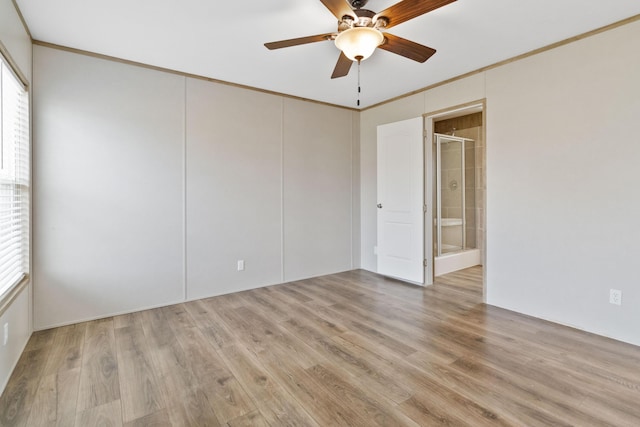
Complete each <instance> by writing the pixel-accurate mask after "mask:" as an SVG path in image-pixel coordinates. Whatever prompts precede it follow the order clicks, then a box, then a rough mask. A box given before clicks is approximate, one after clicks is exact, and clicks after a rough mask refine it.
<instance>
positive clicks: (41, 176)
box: [34, 46, 359, 329]
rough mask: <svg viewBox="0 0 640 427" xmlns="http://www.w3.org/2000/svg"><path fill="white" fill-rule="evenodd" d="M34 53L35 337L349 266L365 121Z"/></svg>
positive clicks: (128, 68) (41, 50)
mask: <svg viewBox="0 0 640 427" xmlns="http://www.w3.org/2000/svg"><path fill="white" fill-rule="evenodd" d="M34 57H35V59H34V86H35V90H34V96H35V102H34V104H35V116H34V120H35V123H34V126H35V135H34V138H35V154H34V156H35V163H34V168H35V170H34V188H35V189H36V191H35V194H34V216H35V234H34V248H35V254H34V275H35V277H34V292H35V328H36V329H42V328H47V327H52V326H57V325H62V324H66V323H72V322H77V321H81V320H87V319H93V318H98V317H104V316H109V315H113V314H116V313H123V312H130V311H135V310H140V309H144V308H148V307H153V306H159V305H166V304H171V303H175V302H179V301H183V300H185V298H186V299H195V298H202V297H205V296H212V295H219V294H223V293H229V292H235V291H239V290H243V289H248V288H253V287H259V286H265V285H269V284H274V283H280V282H282V281H288V280H292V279H300V278H306V277H311V276H315V275H319V274H326V273H333V272H337V271H343V270H348V269H351V268H352V267H353V265H354V262H353V261H352V259H351V257H352V254H351V253H352V246H353V245H354V242H353V240H352V235H353V236H357V234H356V233H353V232H352V228H353V225H352V224H355V226H358V223H359V217H356V218H355V219H354V218H352V215H353V214H352V211H353V208H352V204H353V203H352V200H354V199H356V198H357V194H352V193H354V191H353V190H354V184H353V183H354V181H355V179H354V178H353V177H352V175H353V170H354V164H353V163H354V160H353V150H354V146H355V147H357V143H358V141H357V140H355V141H354V139H353V136H354V135H355V136H357V135H358V132H357V131H354V129H353V127H354V120H355V119H354V115H357V113H354V112H352V111H350V110H347V109H343V108H336V107H329V106H325V105H319V104H315V103H310V102H303V101H297V100H293V99H288V98H284V97H281V96H275V95H270V94H265V93H261V92H257V91H250V90H246V89H241V88H237V87H233V86H227V85H221V84H218V83H212V82H208V81H203V80H196V79H191V78H185V77H183V76H179V75H176V74H170V73H164V72H159V71H156V70H150V69H146V68H141V67H136V66H132V65H129V64H124V63H120V62H114V61H108V60H104V59H99V58H95V57H92V56H84V55H79V54H75V53H70V52H65V51H62V50H57V49H51V48H48V47H42V46H35V48H34ZM327 123H329V124H330V125H327ZM355 123H356V125H357V121H356V122H355ZM356 165H357V164H356ZM355 189H356V191H357V190H358V187H357V186H356V187H355ZM240 259H243V260H244V261H245V271H242V272H238V271H237V269H236V263H237V260H240Z"/></svg>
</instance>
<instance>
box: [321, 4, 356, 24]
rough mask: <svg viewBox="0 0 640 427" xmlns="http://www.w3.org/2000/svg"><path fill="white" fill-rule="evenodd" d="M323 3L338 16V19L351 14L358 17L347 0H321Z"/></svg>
mask: <svg viewBox="0 0 640 427" xmlns="http://www.w3.org/2000/svg"><path fill="white" fill-rule="evenodd" d="M320 1H321V2H322V4H323V5H324V6H325V7H326V8H327V9H329V10H330V11H331V13H333V16H335V17H336V18H338V21H340V20H342V17H343V16H346V15H350V16H353V18H354V19H357V17H356V14H355V13H354V12H353V9H351V6H350V5H349V3H347V0H320Z"/></svg>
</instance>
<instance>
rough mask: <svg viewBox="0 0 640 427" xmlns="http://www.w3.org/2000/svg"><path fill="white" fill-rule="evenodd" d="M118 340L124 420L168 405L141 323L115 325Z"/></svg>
mask: <svg viewBox="0 0 640 427" xmlns="http://www.w3.org/2000/svg"><path fill="white" fill-rule="evenodd" d="M115 339H116V346H117V354H118V357H117V359H118V375H119V384H120V396H121V401H122V416H123V422H125V423H127V422H129V421H133V420H135V419H138V418H142V417H144V416H146V415H150V414H153V413H156V412H158V411H160V410H162V409H163V408H165V406H166V405H165V401H164V398H163V396H162V393H161V389H160V387H159V384H158V378H157V377H156V373H155V369H154V366H153V365H152V362H151V352H150V348H149V346H148V344H147V340H146V337H145V335H144V331H143V328H142V323H140V322H135V323H132V324H130V325H129V326H125V327H121V328H116V329H115Z"/></svg>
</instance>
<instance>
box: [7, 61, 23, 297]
mask: <svg viewBox="0 0 640 427" xmlns="http://www.w3.org/2000/svg"><path fill="white" fill-rule="evenodd" d="M0 68H1V69H0V296H2V295H4V294H5V293H6V292H7V291H9V290H10V289H11V288H12V287H13V286H14V285H15V284H17V283H18V282H20V280H21V279H22V278H24V277H25V276H26V274H27V273H28V271H29V97H28V94H27V91H26V89H25V87H24V85H23V84H22V82H21V81H20V80H19V79H18V78H17V77H16V76H15V74H14V73H13V72H12V69H11V67H10V66H9V64H8V62H7V61H6V60H5V59H4V58H3V57H2V56H0Z"/></svg>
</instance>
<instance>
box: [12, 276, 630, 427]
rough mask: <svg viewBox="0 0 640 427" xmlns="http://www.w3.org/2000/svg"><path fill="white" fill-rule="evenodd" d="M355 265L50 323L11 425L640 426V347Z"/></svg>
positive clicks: (32, 356)
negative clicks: (225, 292)
mask: <svg viewBox="0 0 640 427" xmlns="http://www.w3.org/2000/svg"><path fill="white" fill-rule="evenodd" d="M482 276H483V271H482V268H481V267H472V268H469V269H466V270H462V271H459V272H455V273H451V274H448V275H445V276H441V277H438V278H436V280H435V283H434V285H433V286H429V287H418V286H412V285H407V284H404V283H401V282H399V281H397V280H394V279H388V278H385V277H382V276H379V275H377V274H375V273H372V272H368V271H363V270H354V271H347V272H342V273H337V274H332V275H328V276H322V277H316V278H311V279H305V280H299V281H295V282H291V283H285V284H282V285H274V286H269V287H266V288H260V289H254V290H249V291H243V292H239V293H235V294H228V295H223V296H220V297H214V298H207V299H203V300H199V301H191V302H185V303H182V304H176V305H173V306H168V307H162V308H158V309H152V310H145V311H142V312H138V313H130V314H125V315H121V316H116V317H114V318H108V319H102V320H96V321H92V322H86V323H81V324H77V325H70V326H65V327H62V328H57V329H51V330H48V331H39V332H35V333H34V334H33V336H32V337H31V339H30V340H29V342H28V344H27V346H26V349H25V351H24V352H23V354H22V356H21V358H20V360H19V362H18V365H17V367H16V369H15V370H14V372H13V374H12V376H11V378H10V380H9V383H8V384H7V386H6V388H5V391H4V393H3V394H2V396H0V425H2V426H3V427H4V426H7V427H9V426H11V427H13V426H29V427H31V426H40V425H47V426H54V425H59V426H71V425H75V426H78V427H85V426H92V425H113V426H120V425H126V426H128V427H133V426H153V425H158V426H164V425H171V426H213V427H215V426H243V425H252V426H253V425H255V426H266V425H269V426H312V427H319V426H366V427H370V426H374V425H392V426H413V427H415V426H416V425H420V426H422V425H424V426H430V425H456V426H457V425H460V426H465V425H468V426H474V427H475V426H550V425H553V426H611V425H614V426H629V427H631V426H633V427H635V426H638V425H640V404H638V402H640V370H638V366H640V348H639V347H636V346H632V345H629V344H625V343H620V342H616V341H614V340H611V339H608V338H605V337H599V336H595V335H592V334H589V333H587V332H584V331H579V330H576V329H572V328H568V327H565V326H562V325H558V324H553V323H549V322H546V321H543V320H540V319H536V318H533V317H530V316H525V315H521V314H517V313H513V312H510V311H508V310H504V309H501V308H498V307H492V306H487V305H485V304H483V303H482V288H483V286H482Z"/></svg>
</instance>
